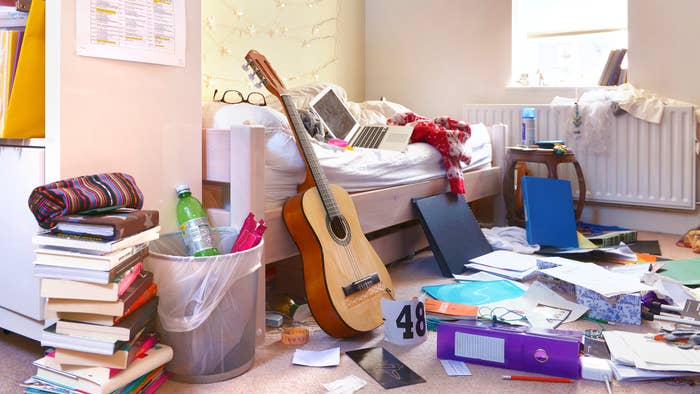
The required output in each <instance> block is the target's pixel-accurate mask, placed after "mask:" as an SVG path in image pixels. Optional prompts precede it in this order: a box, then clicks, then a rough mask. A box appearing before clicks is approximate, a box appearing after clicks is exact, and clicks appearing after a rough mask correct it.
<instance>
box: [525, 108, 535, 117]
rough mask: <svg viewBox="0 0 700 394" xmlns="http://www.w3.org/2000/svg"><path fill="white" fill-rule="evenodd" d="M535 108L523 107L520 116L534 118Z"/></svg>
mask: <svg viewBox="0 0 700 394" xmlns="http://www.w3.org/2000/svg"><path fill="white" fill-rule="evenodd" d="M535 113H536V112H535V109H534V108H523V112H522V117H523V118H533V119H534V118H535Z"/></svg>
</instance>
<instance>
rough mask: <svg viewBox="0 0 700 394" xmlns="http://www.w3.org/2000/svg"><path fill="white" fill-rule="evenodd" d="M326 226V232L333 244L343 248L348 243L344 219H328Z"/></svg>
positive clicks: (348, 231) (348, 235)
mask: <svg viewBox="0 0 700 394" xmlns="http://www.w3.org/2000/svg"><path fill="white" fill-rule="evenodd" d="M327 224H328V231H329V232H330V233H331V237H332V238H333V240H334V241H335V242H337V243H339V244H340V245H343V246H344V245H347V244H349V243H350V229H349V228H348V223H347V222H346V221H345V218H344V217H342V216H334V217H332V218H330V220H329V221H328V223H327Z"/></svg>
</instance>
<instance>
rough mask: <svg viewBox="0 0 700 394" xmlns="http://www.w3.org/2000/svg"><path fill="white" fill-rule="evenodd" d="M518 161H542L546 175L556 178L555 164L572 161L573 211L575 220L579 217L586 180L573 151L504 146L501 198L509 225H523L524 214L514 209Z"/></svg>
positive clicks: (581, 210) (584, 195)
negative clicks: (575, 196)
mask: <svg viewBox="0 0 700 394" xmlns="http://www.w3.org/2000/svg"><path fill="white" fill-rule="evenodd" d="M518 162H528V163H543V164H544V165H546V166H547V171H548V177H549V178H558V174H557V166H558V165H559V164H560V163H572V164H573V165H574V169H575V170H576V176H577V178H578V190H579V191H578V200H577V201H576V205H575V208H576V209H575V211H576V220H577V221H578V220H579V219H580V218H581V213H582V212H583V205H584V203H585V202H586V180H585V178H584V177H583V171H582V170H581V165H580V164H579V163H578V160H576V155H575V154H574V152H571V151H568V152H566V153H564V154H561V155H557V154H555V153H554V152H553V151H552V150H551V149H524V148H520V147H508V148H506V168H505V171H506V172H505V175H504V176H503V199H504V201H505V205H506V215H507V216H506V219H507V221H508V224H509V225H511V226H520V227H524V226H525V214H524V212H523V211H522V210H517V212H516V209H515V184H514V172H515V165H516V164H517V163H518Z"/></svg>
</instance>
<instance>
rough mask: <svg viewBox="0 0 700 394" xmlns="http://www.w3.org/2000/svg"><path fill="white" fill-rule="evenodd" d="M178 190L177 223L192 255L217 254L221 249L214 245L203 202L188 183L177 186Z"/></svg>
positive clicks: (176, 189)
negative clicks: (193, 194) (193, 192)
mask: <svg viewBox="0 0 700 394" xmlns="http://www.w3.org/2000/svg"><path fill="white" fill-rule="evenodd" d="M175 191H176V192H177V197H178V201H177V224H178V226H179V227H180V235H181V236H182V239H183V240H184V241H185V246H186V247H187V252H188V253H189V254H190V256H195V257H199V256H215V255H217V254H219V250H218V249H217V248H216V246H214V237H212V233H211V228H210V227H209V220H207V213H206V212H205V211H204V208H203V207H202V204H201V203H200V202H199V200H197V199H196V198H195V197H193V196H192V192H191V191H190V186H189V185H188V184H186V183H183V184H181V185H178V186H177V188H175Z"/></svg>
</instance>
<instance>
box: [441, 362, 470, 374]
mask: <svg viewBox="0 0 700 394" xmlns="http://www.w3.org/2000/svg"><path fill="white" fill-rule="evenodd" d="M440 363H441V364H442V367H443V368H444V369H445V373H446V374H447V375H448V376H472V371H470V370H469V367H468V366H467V364H466V363H465V362H464V361H457V360H440Z"/></svg>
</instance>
